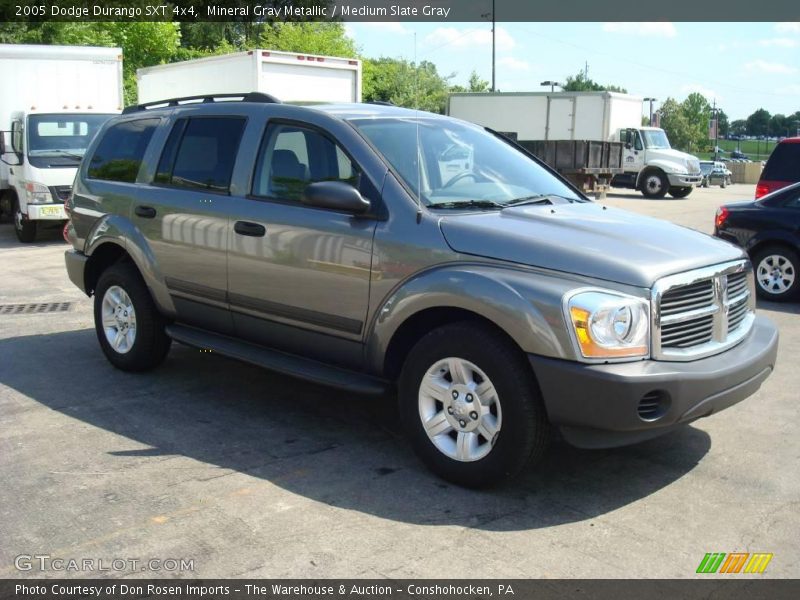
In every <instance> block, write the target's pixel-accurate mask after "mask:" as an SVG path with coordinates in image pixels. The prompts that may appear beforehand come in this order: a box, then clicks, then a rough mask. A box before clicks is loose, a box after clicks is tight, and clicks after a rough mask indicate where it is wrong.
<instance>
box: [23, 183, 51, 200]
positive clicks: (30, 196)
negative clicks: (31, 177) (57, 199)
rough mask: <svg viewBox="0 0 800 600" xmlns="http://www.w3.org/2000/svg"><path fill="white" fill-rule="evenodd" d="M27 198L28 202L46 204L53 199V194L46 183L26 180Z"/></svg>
mask: <svg viewBox="0 0 800 600" xmlns="http://www.w3.org/2000/svg"><path fill="white" fill-rule="evenodd" d="M25 199H26V200H27V202H28V204H46V203H48V202H52V201H53V195H52V194H51V193H50V189H49V188H48V187H47V186H46V185H42V184H41V183H33V182H32V181H26V182H25Z"/></svg>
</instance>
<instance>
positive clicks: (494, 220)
mask: <svg viewBox="0 0 800 600" xmlns="http://www.w3.org/2000/svg"><path fill="white" fill-rule="evenodd" d="M439 224H440V227H441V229H442V234H443V235H444V238H445V240H446V241H447V243H448V245H449V246H450V247H451V248H452V249H453V250H455V251H456V252H460V253H463V254H471V255H474V256H483V257H485V258H494V259H497V260H507V261H511V262H515V263H521V264H525V265H530V266H534V267H541V268H544V269H552V270H556V271H564V272H567V273H575V274H578V275H584V276H587V277H595V278H598V279H606V280H609V281H615V282H618V283H622V284H627V285H634V286H639V287H648V288H649V287H651V286H652V285H653V283H654V282H655V281H656V280H657V279H659V278H661V277H664V276H666V275H672V274H674V273H680V272H682V271H688V270H690V269H696V268H699V267H705V266H708V265H713V264H718V263H722V262H726V261H730V260H737V259H740V258H742V257H743V256H744V253H743V252H742V251H741V250H740V249H738V248H736V247H735V246H733V245H731V244H728V243H727V242H722V241H720V240H717V239H715V238H713V237H711V236H708V235H705V234H703V233H700V232H697V231H694V230H693V229H687V228H685V227H680V226H678V225H673V224H672V223H668V222H666V221H661V220H659V219H652V218H649V217H642V216H639V215H636V214H633V213H629V212H627V211H624V210H618V209H614V208H608V207H603V206H601V205H599V204H594V203H585V204H565V205H555V206H550V205H544V206H538V205H537V206H519V207H512V208H506V209H504V210H500V211H495V212H491V213H477V214H475V213H472V214H460V215H449V216H445V217H442V219H441V220H440V223H439Z"/></svg>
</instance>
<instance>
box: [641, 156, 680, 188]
mask: <svg viewBox="0 0 800 600" xmlns="http://www.w3.org/2000/svg"><path fill="white" fill-rule="evenodd" d="M675 166H676V163H675V162H673V161H670V160H664V159H655V160H652V161H650V162H649V163H647V164H646V165H645V166H644V167H643V168H642V170H641V171H639V173H638V175H637V176H636V188H637V189H638V188H639V184H640V183H641V180H642V176H643V175H644V174H645V173H647V172H648V171H652V170H655V169H657V170H659V171H662V172H663V173H664V174H665V175H668V174H670V173H672V172H673V171H674V170H675Z"/></svg>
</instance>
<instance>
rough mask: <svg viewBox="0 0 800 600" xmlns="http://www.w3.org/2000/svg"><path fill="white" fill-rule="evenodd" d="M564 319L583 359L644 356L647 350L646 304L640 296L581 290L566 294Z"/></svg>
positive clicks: (648, 329) (648, 325) (647, 318)
mask: <svg viewBox="0 0 800 600" xmlns="http://www.w3.org/2000/svg"><path fill="white" fill-rule="evenodd" d="M565 308H566V312H567V319H568V321H569V324H570V325H571V328H572V333H573V337H574V339H575V341H576V342H577V344H578V348H579V349H580V351H581V355H582V356H583V357H584V358H593V359H596V358H634V357H637V358H638V357H646V356H647V355H648V354H649V351H650V318H649V305H648V304H647V302H646V301H645V300H642V299H641V298H634V297H633V296H625V295H622V294H616V293H613V292H601V291H585V292H578V293H577V294H574V295H573V296H571V297H569V299H568V300H567V302H566V304H565Z"/></svg>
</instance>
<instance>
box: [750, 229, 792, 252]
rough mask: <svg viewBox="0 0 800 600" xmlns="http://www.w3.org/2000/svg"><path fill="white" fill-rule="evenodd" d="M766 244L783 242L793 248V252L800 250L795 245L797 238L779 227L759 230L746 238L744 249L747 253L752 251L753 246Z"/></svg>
mask: <svg viewBox="0 0 800 600" xmlns="http://www.w3.org/2000/svg"><path fill="white" fill-rule="evenodd" d="M762 244H763V245H768V244H783V245H785V246H789V247H790V248H792V249H794V251H795V252H798V251H800V248H798V245H797V238H796V237H795V236H793V235H792V234H791V233H789V232H788V231H784V230H781V229H770V230H767V231H759V232H758V233H757V234H755V235H754V236H753V237H751V238H750V239H749V240H747V245H746V246H745V250H746V251H747V253H748V254H750V253H752V252H753V250H754V249H755V248H757V247H758V246H760V245H762Z"/></svg>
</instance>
